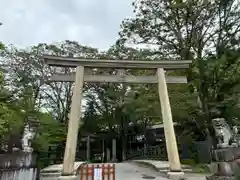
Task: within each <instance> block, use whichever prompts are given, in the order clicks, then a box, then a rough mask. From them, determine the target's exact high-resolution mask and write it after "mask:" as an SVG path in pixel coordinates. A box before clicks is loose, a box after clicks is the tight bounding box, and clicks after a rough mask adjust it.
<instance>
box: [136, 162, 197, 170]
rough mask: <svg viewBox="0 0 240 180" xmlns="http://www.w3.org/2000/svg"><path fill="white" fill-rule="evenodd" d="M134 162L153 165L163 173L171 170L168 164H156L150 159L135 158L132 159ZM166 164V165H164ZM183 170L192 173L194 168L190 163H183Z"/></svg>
mask: <svg viewBox="0 0 240 180" xmlns="http://www.w3.org/2000/svg"><path fill="white" fill-rule="evenodd" d="M132 162H133V163H136V164H140V165H145V166H148V167H151V168H153V169H154V170H156V171H159V172H162V173H167V172H169V166H168V165H167V166H166V164H162V167H160V165H159V166H157V165H155V164H154V163H151V162H150V161H144V160H143V161H141V160H135V161H132ZM160 162H161V161H159V163H160ZM163 165H164V166H163ZM182 170H183V172H189V173H191V172H192V168H191V167H190V166H188V165H182Z"/></svg>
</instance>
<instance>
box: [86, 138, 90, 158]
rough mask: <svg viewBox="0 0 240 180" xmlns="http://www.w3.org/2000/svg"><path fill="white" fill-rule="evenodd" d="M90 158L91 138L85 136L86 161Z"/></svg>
mask: <svg viewBox="0 0 240 180" xmlns="http://www.w3.org/2000/svg"><path fill="white" fill-rule="evenodd" d="M90 160H91V138H90V136H88V137H87V161H90Z"/></svg>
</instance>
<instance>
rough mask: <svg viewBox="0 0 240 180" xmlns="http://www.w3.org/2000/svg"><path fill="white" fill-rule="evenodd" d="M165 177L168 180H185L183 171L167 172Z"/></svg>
mask: <svg viewBox="0 0 240 180" xmlns="http://www.w3.org/2000/svg"><path fill="white" fill-rule="evenodd" d="M167 177H168V179H171V180H182V179H185V177H184V172H183V171H180V172H173V171H169V172H168V173H167Z"/></svg>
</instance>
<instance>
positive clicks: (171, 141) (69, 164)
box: [44, 56, 191, 179]
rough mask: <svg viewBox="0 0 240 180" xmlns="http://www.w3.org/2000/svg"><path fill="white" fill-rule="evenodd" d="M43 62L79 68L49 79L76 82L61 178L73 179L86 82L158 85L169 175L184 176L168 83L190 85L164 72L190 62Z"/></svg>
mask: <svg viewBox="0 0 240 180" xmlns="http://www.w3.org/2000/svg"><path fill="white" fill-rule="evenodd" d="M44 61H45V63H46V64H48V65H49V66H59V67H71V68H76V73H72V74H60V75H59V74H58V75H53V76H52V77H50V80H52V81H68V82H70V81H72V82H75V85H74V88H73V95H72V103H71V111H70V119H69V125H68V133H67V141H66V147H65V154H64V162H63V170H62V176H61V177H62V178H60V179H72V175H73V169H74V167H73V166H74V161H75V156H76V146H77V137H78V129H79V125H81V124H82V123H81V122H80V112H81V111H80V108H81V100H82V90H83V84H84V81H85V82H111V83H157V84H158V92H159V100H160V104H161V112H162V119H163V125H164V133H165V139H166V147H167V154H168V161H169V166H170V172H169V176H175V177H176V176H179V175H180V176H182V175H183V172H182V170H181V164H180V160H179V153H178V147H177V143H176V137H175V132H174V126H173V120H172V113H171V106H170V102H169V97H168V90H167V83H187V79H186V77H179V76H167V77H165V70H174V69H187V68H189V64H191V61H135V60H102V59H80V58H72V57H57V56H44ZM84 68H116V69H119V70H121V69H150V70H156V75H155V76H129V75H124V74H121V75H111V76H107V75H87V74H86V75H85V74H84Z"/></svg>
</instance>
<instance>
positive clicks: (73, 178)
mask: <svg viewBox="0 0 240 180" xmlns="http://www.w3.org/2000/svg"><path fill="white" fill-rule="evenodd" d="M78 179H79V178H78V177H77V176H74V175H72V176H71V175H70V176H60V177H58V179H57V180H78Z"/></svg>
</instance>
